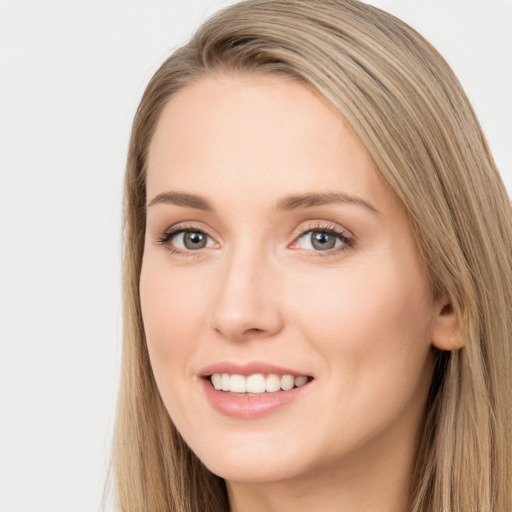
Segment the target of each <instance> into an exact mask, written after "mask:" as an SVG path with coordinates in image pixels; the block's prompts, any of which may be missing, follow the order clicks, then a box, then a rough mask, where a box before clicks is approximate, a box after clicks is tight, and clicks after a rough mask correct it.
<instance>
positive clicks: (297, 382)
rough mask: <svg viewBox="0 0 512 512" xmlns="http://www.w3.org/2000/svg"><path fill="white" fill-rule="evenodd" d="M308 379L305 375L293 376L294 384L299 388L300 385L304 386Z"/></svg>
mask: <svg viewBox="0 0 512 512" xmlns="http://www.w3.org/2000/svg"><path fill="white" fill-rule="evenodd" d="M307 381H308V378H307V377H295V385H296V386H297V387H298V388H300V387H301V386H304V384H306V382H307Z"/></svg>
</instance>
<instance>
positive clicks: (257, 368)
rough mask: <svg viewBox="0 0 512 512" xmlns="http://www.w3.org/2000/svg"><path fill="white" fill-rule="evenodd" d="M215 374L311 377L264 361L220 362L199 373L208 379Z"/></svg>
mask: <svg viewBox="0 0 512 512" xmlns="http://www.w3.org/2000/svg"><path fill="white" fill-rule="evenodd" d="M214 373H229V374H231V375H235V374H236V375H245V376H248V375H254V374H255V373H263V374H269V373H277V374H278V375H293V376H294V377H300V376H307V377H309V376H310V375H309V374H308V373H304V372H301V371H297V370H292V369H290V368H285V367H283V366H279V365H276V364H273V363H266V362H262V361H245V362H233V361H219V362H218V363H213V364H210V365H208V366H205V367H204V368H202V369H201V370H200V372H199V376H200V377H208V376H210V375H212V374H214Z"/></svg>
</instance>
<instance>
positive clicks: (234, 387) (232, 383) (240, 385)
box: [229, 375, 246, 393]
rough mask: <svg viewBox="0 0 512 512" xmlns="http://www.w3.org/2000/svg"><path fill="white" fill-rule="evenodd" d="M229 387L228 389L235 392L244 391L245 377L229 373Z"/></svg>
mask: <svg viewBox="0 0 512 512" xmlns="http://www.w3.org/2000/svg"><path fill="white" fill-rule="evenodd" d="M229 388H230V391H233V392H235V393H245V392H246V386H245V377H244V376H243V375H231V378H230V379H229Z"/></svg>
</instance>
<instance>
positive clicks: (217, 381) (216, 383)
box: [212, 373, 222, 389]
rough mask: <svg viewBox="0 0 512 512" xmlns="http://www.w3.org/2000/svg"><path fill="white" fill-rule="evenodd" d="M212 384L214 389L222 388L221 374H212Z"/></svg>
mask: <svg viewBox="0 0 512 512" xmlns="http://www.w3.org/2000/svg"><path fill="white" fill-rule="evenodd" d="M212 384H213V387H214V388H215V389H222V375H221V374H220V373H214V374H213V375H212Z"/></svg>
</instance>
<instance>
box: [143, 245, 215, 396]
mask: <svg viewBox="0 0 512 512" xmlns="http://www.w3.org/2000/svg"><path fill="white" fill-rule="evenodd" d="M161 259H165V255H163V256H161V255H156V256H153V255H151V254H149V256H148V257H145V260H144V262H143V266H142V272H141V277H140V300H141V310H142V318H143V323H144V331H145V334H146V341H147V346H148V351H149V356H150V360H151V365H152V368H153V372H154V374H155V378H156V380H157V384H158V385H159V387H160V385H161V381H162V380H164V379H165V380H166V381H167V382H170V380H172V378H173V377H178V376H179V377H180V378H182V377H183V375H184V372H185V368H186V367H185V365H184V364H183V362H184V361H185V360H187V358H188V357H190V355H191V354H192V353H193V351H194V349H195V348H196V346H197V343H198V342H199V339H200V335H199V332H200V330H201V329H202V328H203V325H204V324H203V325H200V323H199V322H198V319H199V318H205V311H204V310H205V305H206V303H207V301H206V293H207V285H206V284H205V285H204V286H203V285H201V280H200V279H199V280H195V279H194V280H192V281H191V280H190V278H187V274H186V272H181V271H180V270H179V269H178V270H177V271H170V269H169V265H168V263H167V264H166V262H165V261H164V262H162V261H160V260H161Z"/></svg>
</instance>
